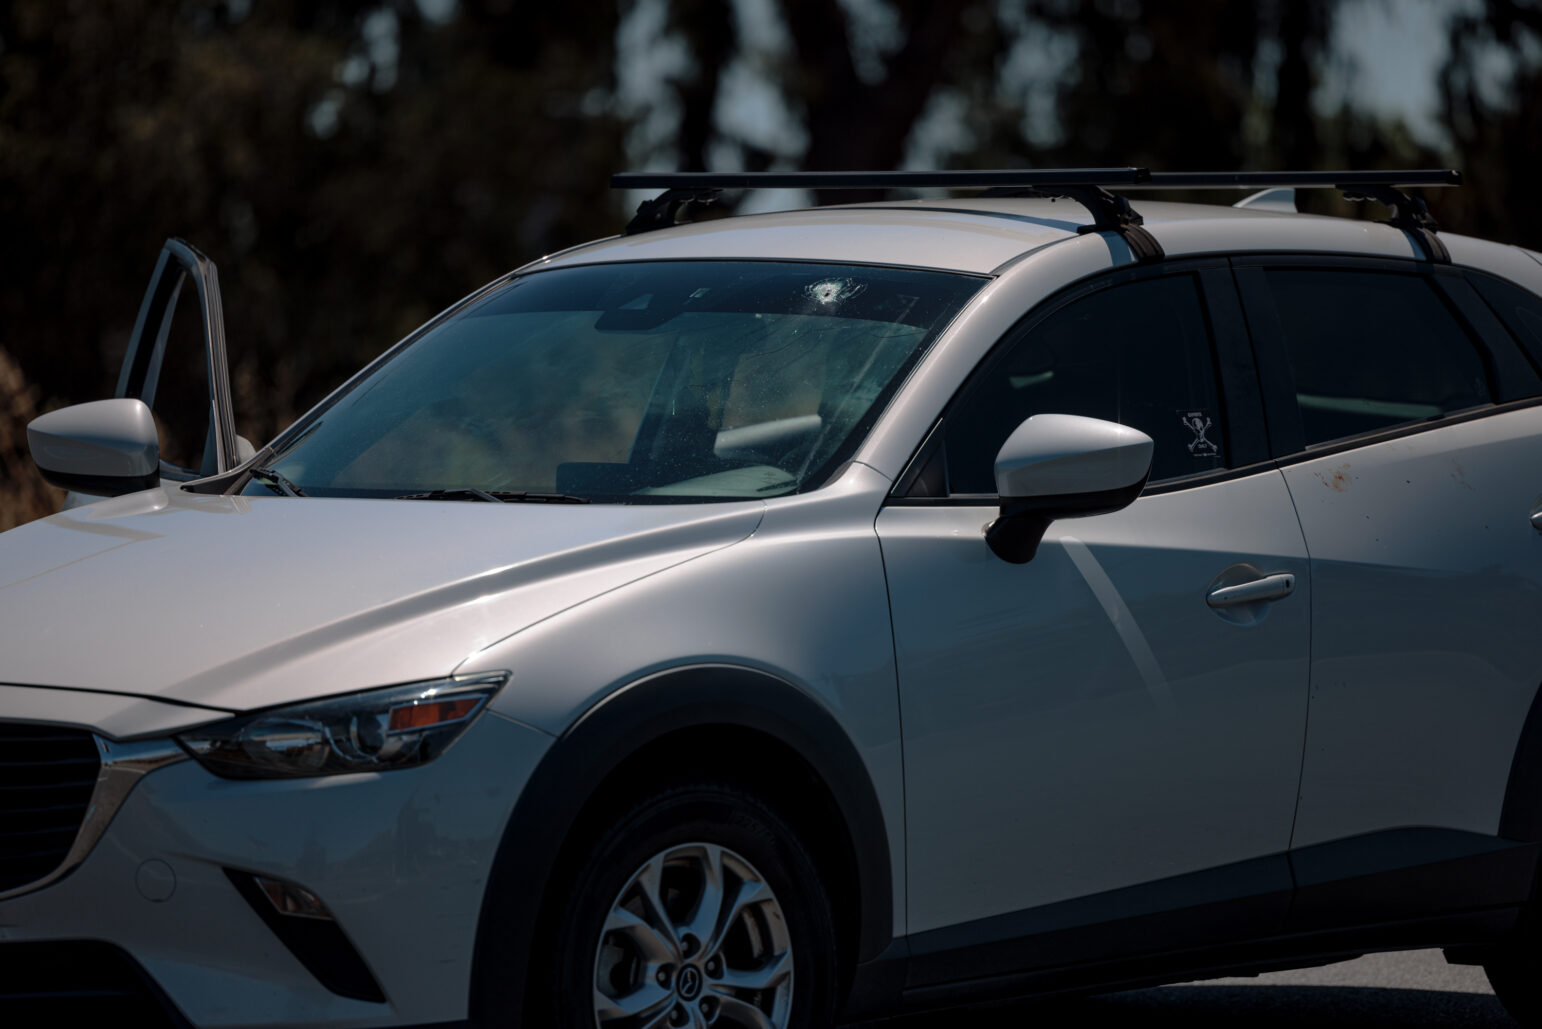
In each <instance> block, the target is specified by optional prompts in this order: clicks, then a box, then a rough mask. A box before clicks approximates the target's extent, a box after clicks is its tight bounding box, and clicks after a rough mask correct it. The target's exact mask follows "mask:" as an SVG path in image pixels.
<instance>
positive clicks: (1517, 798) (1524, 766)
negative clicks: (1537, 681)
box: [1499, 687, 1542, 843]
mask: <svg viewBox="0 0 1542 1029" xmlns="http://www.w3.org/2000/svg"><path fill="white" fill-rule="evenodd" d="M1499 835H1500V836H1502V837H1503V838H1505V839H1507V840H1520V841H1522V842H1526V843H1536V842H1542V687H1538V689H1537V692H1536V693H1535V694H1534V695H1533V697H1532V699H1531V707H1530V708H1529V709H1528V710H1527V712H1526V721H1525V722H1524V723H1522V725H1521V734H1520V738H1519V739H1518V740H1517V741H1516V744H1515V756H1514V757H1513V758H1512V759H1511V761H1510V777H1509V781H1508V782H1507V783H1506V784H1505V799H1504V807H1503V809H1502V811H1501V813H1500V816H1499Z"/></svg>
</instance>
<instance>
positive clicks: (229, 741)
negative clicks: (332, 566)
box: [177, 672, 509, 779]
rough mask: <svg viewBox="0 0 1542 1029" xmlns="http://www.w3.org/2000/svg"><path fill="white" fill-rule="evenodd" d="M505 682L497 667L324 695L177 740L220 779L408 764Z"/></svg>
mask: <svg viewBox="0 0 1542 1029" xmlns="http://www.w3.org/2000/svg"><path fill="white" fill-rule="evenodd" d="M508 679H509V673H507V672H497V673H494V674H490V675H474V676H464V677H460V678H454V679H439V680H436V681H433V682H416V683H409V684H407V685H405V686H392V687H389V688H387V689H382V690H370V691H368V692H367V693H351V694H349V695H347V696H344V697H329V698H327V699H326V700H316V701H310V702H308V703H304V704H293V705H290V706H288V707H281V708H274V709H272V710H270V711H261V712H258V713H257V714H255V715H242V716H241V717H240V718H232V719H230V720H229V721H226V722H219V723H217V724H215V725H210V726H205V727H204V728H202V729H194V730H192V731H190V732H185V733H182V734H181V735H179V736H178V737H177V742H179V743H181V744H182V746H183V747H185V748H186V749H187V751H188V752H189V753H190V754H192V755H193V757H195V758H197V759H198V761H199V762H200V763H201V764H202V765H203V766H204V767H205V768H207V769H208V770H209V771H211V772H213V773H214V774H215V775H219V776H223V777H225V778H227V779H288V778H300V777H303V776H313V775H344V774H347V773H349V772H383V771H388V770H390V769H394V768H410V767H412V766H414V765H421V764H423V763H424V762H427V761H432V760H433V759H434V758H436V757H438V756H439V755H440V754H442V753H444V751H445V748H447V747H448V746H449V745H450V744H452V743H454V742H455V740H456V739H458V738H459V737H460V735H461V733H463V732H465V731H466V730H467V729H468V728H470V726H471V723H472V722H474V721H476V719H477V716H478V715H480V714H481V713H482V709H483V708H485V707H486V706H487V702H488V701H489V700H490V699H492V696H493V694H495V693H497V692H498V690H499V689H501V688H502V687H503V684H504V683H505V682H507V681H508Z"/></svg>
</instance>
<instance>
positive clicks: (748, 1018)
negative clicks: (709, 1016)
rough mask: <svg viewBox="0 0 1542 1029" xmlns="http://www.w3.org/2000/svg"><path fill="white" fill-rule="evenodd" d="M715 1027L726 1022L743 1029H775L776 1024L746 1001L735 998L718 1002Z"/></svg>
mask: <svg viewBox="0 0 1542 1029" xmlns="http://www.w3.org/2000/svg"><path fill="white" fill-rule="evenodd" d="M718 1003H719V1005H720V1006H719V1008H718V1015H717V1025H719V1026H721V1025H722V1024H723V1022H724V1021H725V1020H726V1021H728V1022H730V1023H732V1024H733V1025H738V1026H743V1027H744V1029H777V1027H776V1023H774V1022H772V1021H771V1018H770V1016H768V1015H767V1014H766V1013H765V1012H764V1011H762V1010H760V1009H759V1008H757V1007H756V1006H755V1005H753V1004H751V1003H749V1002H748V1001H743V1000H740V999H739V998H737V997H724V998H722V1000H720V1001H719V1002H718Z"/></svg>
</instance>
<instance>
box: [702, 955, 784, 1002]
mask: <svg viewBox="0 0 1542 1029" xmlns="http://www.w3.org/2000/svg"><path fill="white" fill-rule="evenodd" d="M791 974H792V953H791V952H790V951H783V952H782V953H780V954H778V955H776V956H774V957H772V958H771V959H769V960H768V961H766V963H765V964H763V965H761V966H760V967H759V968H751V969H738V968H725V969H724V970H723V974H722V975H721V976H719V977H718V978H717V979H715V980H710V981H709V982H708V983H707V988H708V989H709V990H711V991H712V992H713V993H716V994H718V995H720V996H723V997H731V996H734V994H735V992H736V991H745V992H753V991H757V990H769V989H771V988H772V987H774V986H776V985H777V984H779V983H780V982H781V981H782V980H783V979H786V978H787V977H788V976H789V975H791Z"/></svg>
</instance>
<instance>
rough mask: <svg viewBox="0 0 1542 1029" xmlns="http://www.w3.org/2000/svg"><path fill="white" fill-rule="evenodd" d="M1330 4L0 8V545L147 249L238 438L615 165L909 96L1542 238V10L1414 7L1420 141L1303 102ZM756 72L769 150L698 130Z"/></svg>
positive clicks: (1121, 152)
mask: <svg viewBox="0 0 1542 1029" xmlns="http://www.w3.org/2000/svg"><path fill="white" fill-rule="evenodd" d="M1352 2H1358V3H1362V4H1363V3H1373V4H1375V3H1378V0H1344V2H1340V0H1259V2H1257V3H1248V4H1240V3H1234V2H1227V0H1187V2H1183V3H1176V2H1175V3H1161V4H1157V3H1142V2H1140V0H954V2H948V0H845V2H838V0H737V2H736V0H583V2H582V3H576V2H569V3H565V4H562V3H557V4H553V3H546V2H541V3H537V2H532V0H459V2H455V0H435V2H432V3H430V2H429V0H182V2H173V0H112V2H110V3H103V2H101V0H9V2H6V0H0V240H3V248H0V528H5V527H8V526H10V525H14V524H17V523H19V522H21V521H25V520H27V519H30V518H34V517H37V516H39V515H41V514H44V513H47V512H48V511H51V510H53V509H54V508H55V507H56V506H57V504H58V502H59V500H60V494H58V493H57V491H54V490H51V489H49V488H48V487H46V486H44V485H43V484H42V482H41V479H40V478H39V477H38V476H37V474H36V472H35V471H34V470H33V468H32V466H31V463H30V461H29V459H28V458H27V455H26V449H25V433H24V427H25V424H26V422H27V420H28V419H30V418H32V417H34V416H35V415H36V414H37V413H39V412H41V411H43V410H47V409H50V408H52V407H56V406H60V405H63V404H67V403H76V402H80V401H84V400H90V399H97V398H100V397H104V396H108V395H110V394H111V391H112V388H113V386H114V382H115V378H116V374H117V368H118V364H119V361H120V360H121V357H122V353H123V349H124V347H125V345H126V343H127V339H128V335H129V332H130V330H131V329H132V326H133V321H134V316H135V314H136V312H137V309H138V304H139V300H140V297H141V294H142V292H143V290H144V286H145V283H146V280H147V278H148V275H149V272H150V269H151V267H152V263H153V261H154V258H155V254H156V251H157V250H158V249H159V247H160V244H161V242H162V241H163V240H164V239H165V238H166V237H168V236H174V235H175V236H182V237H184V238H187V239H189V240H191V241H193V242H194V243H195V244H196V245H198V246H199V247H200V248H201V249H203V250H204V251H205V252H206V253H207V254H208V255H209V256H210V257H212V258H213V259H214V260H215V261H216V262H217V263H218V264H219V266H220V272H221V281H222V284H223V286H224V303H225V311H226V320H227V326H228V334H229V339H230V347H231V361H232V379H233V385H234V389H235V394H236V408H237V412H238V429H239V430H240V431H241V432H242V434H243V435H246V436H247V437H248V438H250V439H252V440H254V441H257V442H259V443H260V442H261V441H262V440H265V439H267V438H269V437H270V436H272V435H273V433H274V432H276V431H277V430H278V429H279V428H281V427H282V426H283V425H284V424H286V423H287V422H288V421H290V420H291V419H293V418H294V417H295V416H297V415H298V414H299V413H301V412H302V411H304V410H305V409H306V408H307V407H309V406H310V405H311V404H312V403H314V402H315V401H316V400H318V399H319V398H320V397H321V396H322V395H324V394H325V393H326V392H327V391H328V390H329V389H331V388H332V387H333V386H335V385H336V384H337V383H338V382H340V381H341V380H342V379H343V378H344V377H345V376H346V375H347V374H348V373H349V372H351V371H352V370H354V369H355V368H357V367H358V366H359V365H360V364H362V363H363V362H364V361H366V360H367V359H369V358H370V357H372V356H374V355H375V354H377V353H379V352H380V351H381V350H382V349H384V348H385V347H386V346H388V345H390V344H391V343H392V342H394V341H395V340H396V339H398V338H400V337H401V336H402V335H404V334H405V333H407V332H408V331H409V330H411V329H412V328H413V327H415V326H416V325H418V324H419V323H421V322H422V321H424V320H425V319H426V318H428V317H429V316H430V315H432V314H433V313H434V312H435V311H437V310H439V309H440V308H442V307H444V306H446V305H447V304H448V303H450V302H452V301H453V300H455V299H456V298H457V297H459V296H462V295H464V294H465V293H467V292H469V291H471V290H472V289H474V288H475V287H477V286H479V285H481V284H482V283H484V282H486V281H487V280H489V279H491V278H493V277H495V276H496V275H498V274H500V273H502V272H504V271H507V270H508V269H510V268H512V267H515V266H517V265H519V264H521V263H523V262H525V261H526V260H529V259H531V258H533V257H537V256H539V255H541V254H543V253H547V252H550V251H553V250H557V249H560V248H562V247H564V246H567V245H569V244H572V243H575V242H579V241H582V240H585V239H589V238H593V237H596V236H602V235H609V234H611V233H613V232H615V231H617V230H618V229H619V228H620V227H621V226H622V225H623V224H624V219H625V215H626V212H625V211H624V210H623V204H622V202H621V200H620V198H617V197H615V196H612V195H611V194H610V191H609V190H608V188H607V180H608V176H609V174H610V173H611V172H612V171H616V170H620V169H623V168H625V167H627V166H628V165H633V166H637V165H640V164H643V163H646V164H648V165H650V166H654V167H682V168H703V167H709V166H710V167H713V168H714V169H716V170H728V169H731V168H735V167H743V168H749V169H763V168H767V167H773V166H774V167H803V168H811V169H842V168H892V167H899V166H900V165H901V164H903V163H905V162H906V161H907V160H912V159H913V158H912V156H911V154H912V151H911V150H910V149H909V148H910V147H911V146H912V144H913V142H914V132H915V130H916V126H917V125H918V124H920V123H921V122H922V121H923V120H924V118H925V117H926V116H927V113H928V112H929V111H931V112H933V113H934V114H935V112H936V111H938V110H941V111H942V112H944V115H945V119H944V120H947V121H948V122H949V125H948V127H949V128H950V130H951V132H952V138H954V139H955V144H954V145H953V146H952V147H951V149H949V150H948V151H947V155H946V158H945V159H946V160H947V161H948V162H950V163H953V164H957V165H959V166H972V167H1008V166H1035V165H1038V166H1052V165H1057V164H1068V165H1126V164H1145V165H1150V166H1152V167H1156V168H1161V169H1166V170H1182V169H1212V168H1275V169H1280V168H1312V167H1346V166H1349V167H1367V168H1371V167H1407V166H1412V165H1428V164H1451V165H1453V166H1456V167H1459V168H1462V169H1463V170H1464V171H1465V173H1466V174H1467V176H1468V181H1469V183H1471V185H1470V186H1469V187H1468V188H1466V189H1464V190H1460V191H1452V192H1448V193H1442V194H1441V195H1439V196H1438V197H1437V198H1435V199H1436V203H1435V210H1436V213H1437V215H1438V216H1439V217H1440V219H1441V222H1442V225H1443V226H1444V227H1445V228H1448V229H1450V230H1454V231H1459V232H1469V233H1473V234H1476V235H1481V236H1486V237H1490V238H1495V239H1500V240H1507V241H1512V242H1520V243H1525V244H1527V245H1530V246H1533V247H1535V246H1538V245H1539V244H1542V207H1539V205H1538V204H1537V203H1536V200H1535V195H1534V194H1532V193H1531V192H1530V190H1529V187H1528V185H1527V182H1528V180H1529V179H1530V178H1531V177H1533V176H1534V172H1533V171H1532V170H1531V169H1533V168H1534V162H1535V159H1536V157H1537V151H1538V149H1539V140H1542V0H1480V2H1476V3H1463V4H1456V3H1450V4H1437V6H1436V9H1437V10H1438V11H1439V12H1440V16H1441V18H1442V19H1443V23H1444V26H1445V31H1446V33H1447V35H1448V36H1449V45H1450V49H1449V55H1448V57H1447V59H1446V62H1445V65H1444V67H1443V69H1442V70H1441V72H1440V83H1439V86H1440V95H1441V100H1442V103H1441V112H1440V116H1439V119H1440V126H1439V128H1440V130H1441V132H1440V133H1439V134H1440V135H1441V136H1442V137H1443V138H1444V139H1446V140H1448V141H1449V144H1448V145H1445V144H1442V145H1440V146H1436V145H1432V144H1429V143H1425V142H1419V141H1418V140H1417V139H1416V137H1415V136H1414V135H1413V134H1411V133H1410V132H1409V131H1408V129H1407V127H1405V126H1403V125H1402V124H1400V123H1398V122H1396V121H1387V120H1385V119H1384V118H1379V117H1377V116H1376V115H1375V114H1373V113H1372V112H1370V111H1368V110H1365V109H1362V108H1361V107H1359V106H1357V105H1356V104H1355V103H1353V102H1352V101H1349V100H1345V101H1344V102H1342V103H1341V104H1339V105H1338V106H1337V107H1336V108H1332V109H1325V108H1324V106H1323V104H1322V103H1321V100H1320V97H1319V96H1318V94H1317V87H1318V85H1319V83H1320V81H1321V80H1322V78H1323V76H1324V75H1325V74H1326V73H1327V70H1328V68H1329V63H1330V59H1331V51H1332V44H1333V42H1334V39H1335V35H1334V34H1335V32H1336V31H1337V26H1338V24H1339V22H1340V15H1341V14H1342V8H1344V7H1345V6H1346V5H1347V3H1352ZM1407 2H1408V0H1396V2H1394V0H1380V3H1379V6H1378V10H1379V11H1380V12H1381V13H1382V15H1383V16H1384V17H1385V18H1387V19H1392V18H1396V17H1398V16H1399V13H1400V10H1403V9H1404V8H1405V4H1406V3H1407ZM1424 2H1434V0H1424ZM746 11H750V12H752V13H753V12H758V16H759V18H760V21H759V22H758V23H756V24H762V25H763V24H764V23H766V22H767V21H769V23H770V24H773V25H774V26H776V27H777V28H778V29H779V31H780V32H781V33H782V34H783V36H784V37H785V40H786V41H787V45H785V46H783V47H781V48H780V49H774V50H772V51H768V50H767V49H766V48H765V47H763V46H761V45H760V44H761V43H762V42H763V41H762V40H760V39H758V38H756V36H755V32H756V31H757V30H756V29H755V27H754V24H752V23H753V22H754V19H751V18H747V17H746ZM652 15H656V20H657V21H658V24H659V25H660V26H661V31H660V33H659V45H660V46H667V47H668V48H671V52H672V53H674V54H676V55H678V56H679V58H680V59H679V60H677V61H676V63H675V65H673V66H672V70H670V71H669V72H668V73H667V74H666V75H665V76H664V79H663V84H662V88H660V89H659V90H657V91H656V95H651V96H637V95H627V94H626V93H624V92H623V90H622V89H621V88H620V86H619V85H618V83H620V82H621V81H623V80H624V79H625V78H626V76H625V74H623V73H624V72H625V71H626V68H625V67H623V66H622V65H624V64H625V62H626V61H627V60H634V61H635V60H638V58H637V56H636V55H635V54H634V55H632V56H631V57H630V58H629V57H627V56H626V55H624V54H622V53H621V51H620V48H619V46H618V35H619V34H620V32H621V30H622V29H623V26H624V25H625V24H627V22H628V19H631V20H632V21H634V22H635V21H636V20H637V19H639V18H643V17H644V16H652ZM858 15H861V16H858ZM875 26H876V27H875ZM1024 53H1028V54H1029V55H1030V57H1029V58H1027V59H1025V58H1024V57H1023V54H1024ZM1039 53H1042V54H1043V55H1045V56H1043V57H1042V58H1041V59H1037V60H1038V64H1036V63H1035V60H1036V59H1035V58H1033V57H1032V55H1033V54H1039ZM768 54H769V56H768ZM1052 58H1053V59H1052ZM750 59H753V65H754V68H755V70H756V72H757V74H759V75H760V76H762V77H763V78H765V79H767V80H769V81H770V82H771V83H773V85H774V94H775V96H776V98H777V101H778V103H779V104H780V107H781V110H782V112H783V114H784V117H785V121H786V123H787V124H788V125H789V126H790V128H789V129H788V130H787V131H784V132H781V133H780V134H779V135H778V136H777V137H776V138H775V139H772V140H770V141H768V139H767V137H766V133H765V131H764V127H763V126H761V127H759V130H758V131H757V126H754V125H748V124H739V123H737V122H735V120H734V119H732V118H728V117H725V114H724V98H725V96H726V95H727V92H728V90H729V88H730V82H731V80H732V78H733V76H734V75H735V74H737V73H739V72H740V71H742V68H743V66H744V64H745V62H746V60H750ZM1025 69H1026V72H1025ZM1046 112H1047V114H1046ZM935 120H936V119H935V118H934V121H935ZM660 125H662V126H663V129H662V130H660V129H659V128H658V127H659V126H660ZM1031 126H1037V128H1031ZM650 127H651V128H650ZM643 129H649V131H648V132H644V131H643ZM1418 138H1419V139H1424V138H1428V136H1427V134H1423V135H1421V136H1420V137H1418ZM957 141H962V142H957ZM843 199H852V198H851V197H850V195H847V196H845V197H843ZM1323 202H1325V203H1331V200H1324V201H1323ZM1346 213H1358V212H1346ZM1365 213H1373V212H1365Z"/></svg>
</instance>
